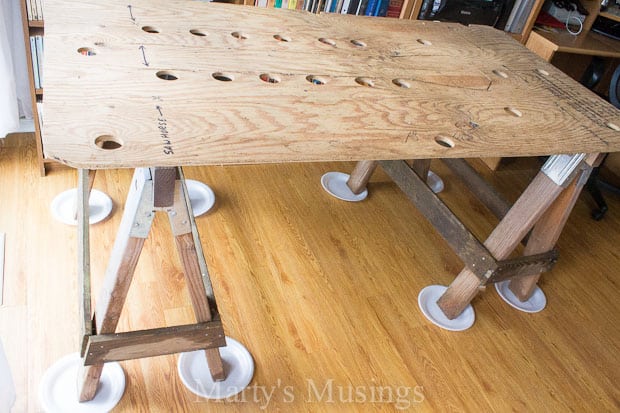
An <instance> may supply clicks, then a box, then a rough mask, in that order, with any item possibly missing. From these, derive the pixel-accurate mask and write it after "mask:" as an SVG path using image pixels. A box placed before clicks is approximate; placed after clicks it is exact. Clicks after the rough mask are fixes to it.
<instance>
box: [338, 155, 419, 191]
mask: <svg viewBox="0 0 620 413" xmlns="http://www.w3.org/2000/svg"><path fill="white" fill-rule="evenodd" d="M377 166H379V161H359V162H357V163H356V164H355V168H353V171H352V172H351V176H350V177H349V180H348V181H347V186H348V187H349V188H350V189H351V191H352V192H353V193H354V194H356V195H357V194H359V193H361V192H362V191H363V190H364V189H366V186H367V185H368V181H369V180H370V178H371V177H372V174H373V173H374V172H375V170H376V169H377ZM430 167H431V160H430V159H415V160H413V161H411V168H412V169H413V170H414V172H415V173H416V174H417V175H418V176H419V177H420V179H422V180H423V181H424V182H426V180H427V178H428V172H429V170H430Z"/></svg>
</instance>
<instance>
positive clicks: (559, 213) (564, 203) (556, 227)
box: [509, 170, 590, 301]
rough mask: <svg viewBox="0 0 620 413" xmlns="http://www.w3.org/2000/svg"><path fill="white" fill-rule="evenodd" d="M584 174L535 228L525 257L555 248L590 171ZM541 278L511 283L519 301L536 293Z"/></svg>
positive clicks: (525, 250)
mask: <svg viewBox="0 0 620 413" xmlns="http://www.w3.org/2000/svg"><path fill="white" fill-rule="evenodd" d="M583 174H584V175H582V176H581V177H580V178H578V179H574V180H573V182H572V183H571V184H570V186H569V187H568V188H566V189H565V190H564V191H563V192H562V193H561V194H560V196H558V198H557V199H556V200H555V202H554V203H553V204H552V205H551V207H550V208H549V209H548V210H547V212H545V214H544V215H543V216H542V218H541V219H540V220H539V221H538V223H537V224H536V225H535V226H534V229H533V230H532V233H531V234H530V237H529V239H528V241H527V245H526V246H525V249H524V251H523V255H526V256H527V255H534V254H539V253H542V252H547V251H549V250H551V249H552V248H553V247H554V246H555V244H556V243H557V241H558V239H559V238H560V234H561V233H562V229H563V228H564V225H565V224H566V221H567V220H568V217H569V215H570V213H571V211H572V210H573V207H574V206H575V203H576V202H577V198H578V197H579V194H580V193H581V190H582V189H583V186H584V185H585V182H586V181H587V178H588V176H589V175H590V171H589V170H587V171H584V172H583ZM540 276H541V274H536V275H530V276H526V277H518V278H514V279H512V280H511V281H510V284H509V288H510V290H511V291H512V292H513V293H514V294H515V296H517V298H518V299H519V300H521V301H526V300H527V299H529V298H530V296H531V295H532V293H533V292H534V288H535V287H536V283H537V282H538V279H539V278H540Z"/></svg>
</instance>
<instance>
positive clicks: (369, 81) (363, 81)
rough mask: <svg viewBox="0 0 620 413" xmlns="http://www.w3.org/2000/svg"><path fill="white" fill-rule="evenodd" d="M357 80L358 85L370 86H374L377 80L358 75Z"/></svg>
mask: <svg viewBox="0 0 620 413" xmlns="http://www.w3.org/2000/svg"><path fill="white" fill-rule="evenodd" d="M355 82H356V83H357V84H358V85H362V86H368V87H374V86H375V81H374V80H372V79H371V78H369V77H356V78H355Z"/></svg>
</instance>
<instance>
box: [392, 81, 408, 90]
mask: <svg viewBox="0 0 620 413" xmlns="http://www.w3.org/2000/svg"><path fill="white" fill-rule="evenodd" d="M392 83H394V84H395V85H396V86H398V87H402V88H403V89H409V88H410V87H411V83H409V82H407V81H406V80H403V79H393V80H392Z"/></svg>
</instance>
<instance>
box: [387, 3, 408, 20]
mask: <svg viewBox="0 0 620 413" xmlns="http://www.w3.org/2000/svg"><path fill="white" fill-rule="evenodd" d="M403 3H404V0H390V3H389V4H388V8H387V12H386V13H385V17H395V18H397V19H398V18H399V17H400V11H401V9H402V8H403Z"/></svg>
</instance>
